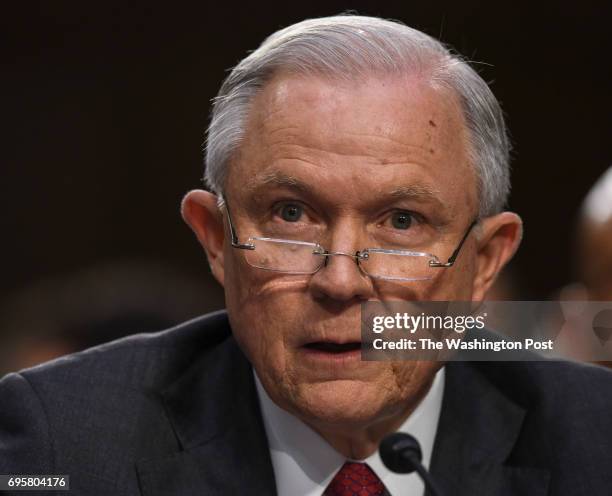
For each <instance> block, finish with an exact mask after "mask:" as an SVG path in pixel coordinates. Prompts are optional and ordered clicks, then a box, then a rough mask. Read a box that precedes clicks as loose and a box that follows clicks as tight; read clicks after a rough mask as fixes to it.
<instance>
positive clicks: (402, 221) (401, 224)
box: [391, 212, 413, 229]
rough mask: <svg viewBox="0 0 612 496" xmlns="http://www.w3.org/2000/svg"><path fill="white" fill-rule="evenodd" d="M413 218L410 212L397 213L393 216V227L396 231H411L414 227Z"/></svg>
mask: <svg viewBox="0 0 612 496" xmlns="http://www.w3.org/2000/svg"><path fill="white" fill-rule="evenodd" d="M412 222H413V217H412V214H410V213H408V212H395V213H394V214H393V215H392V216H391V225H392V226H393V227H394V228H395V229H409V228H410V226H411V225H412Z"/></svg>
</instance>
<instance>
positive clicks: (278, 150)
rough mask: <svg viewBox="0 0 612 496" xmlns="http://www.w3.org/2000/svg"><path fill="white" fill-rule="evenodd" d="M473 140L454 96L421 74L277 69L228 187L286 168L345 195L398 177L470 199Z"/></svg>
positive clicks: (245, 185)
mask: <svg viewBox="0 0 612 496" xmlns="http://www.w3.org/2000/svg"><path fill="white" fill-rule="evenodd" d="M466 143H467V136H466V131H465V126H464V122H463V116H462V113H461V110H460V107H459V104H458V102H457V101H456V98H455V97H454V95H453V94H451V93H450V92H447V91H444V90H441V89H434V88H433V87H432V86H431V85H430V84H428V83H426V82H424V81H422V80H419V79H418V78H407V77H388V76H387V77H372V78H370V79H367V80H361V81H355V82H347V81H342V82H339V81H337V80H330V79H326V78H323V77H321V78H318V77H298V76H293V75H279V76H277V77H275V78H274V79H273V80H272V81H270V82H269V83H268V84H267V85H266V86H265V87H264V89H263V90H262V91H261V92H260V93H259V94H258V95H257V96H256V97H255V98H254V100H253V104H252V107H251V109H250V113H249V118H248V121H247V124H246V127H245V137H244V140H243V143H242V145H241V147H240V149H239V152H238V154H237V156H236V158H235V160H234V161H233V162H232V164H231V166H230V172H229V179H230V180H229V181H228V189H232V190H235V189H238V190H244V189H253V188H257V187H258V184H259V183H266V186H269V183H270V181H269V178H270V177H274V176H278V175H280V176H284V177H286V176H291V177H293V178H294V180H295V182H304V181H305V182H307V183H308V185H309V186H310V187H312V188H317V187H320V188H326V189H327V190H329V189H330V188H332V189H335V191H336V192H338V191H339V190H338V188H340V189H341V190H346V191H345V193H346V194H344V195H343V196H342V198H343V199H344V200H346V201H347V202H349V201H351V200H356V199H358V198H360V197H362V196H363V192H364V191H366V190H367V191H368V194H370V195H372V194H375V193H376V192H378V191H383V190H385V189H388V187H391V185H393V187H395V188H397V187H415V186H416V187H422V188H425V189H427V190H431V191H437V192H439V194H440V195H441V196H445V197H446V200H447V202H450V203H458V202H462V203H463V205H464V206H465V205H466V203H465V202H468V203H467V205H468V206H469V205H471V204H472V203H474V197H475V176H474V173H473V168H472V167H471V166H470V164H469V161H468V154H467V149H466ZM247 178H248V180H247ZM336 196H337V195H336Z"/></svg>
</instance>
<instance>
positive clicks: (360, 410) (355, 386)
mask: <svg viewBox="0 0 612 496" xmlns="http://www.w3.org/2000/svg"><path fill="white" fill-rule="evenodd" d="M384 393H385V391H384V390H382V388H380V386H378V387H376V385H375V384H367V383H363V382H361V381H350V380H336V381H325V382H317V383H312V384H304V385H302V386H301V387H300V388H299V393H298V396H297V398H295V400H294V402H293V405H292V406H293V409H294V410H295V413H296V414H297V415H298V416H299V417H301V418H302V419H304V420H305V421H307V422H309V423H311V422H315V423H324V424H327V425H334V424H338V425H339V426H342V427H347V426H351V425H354V426H355V427H361V426H364V425H367V424H370V423H372V422H374V421H376V420H378V419H379V418H380V417H381V416H384V414H385V413H386V412H387V411H388V410H389V409H390V407H391V406H392V405H394V404H396V401H395V400H396V399H395V398H393V397H389V395H388V393H389V392H387V394H386V395H385V394H384Z"/></svg>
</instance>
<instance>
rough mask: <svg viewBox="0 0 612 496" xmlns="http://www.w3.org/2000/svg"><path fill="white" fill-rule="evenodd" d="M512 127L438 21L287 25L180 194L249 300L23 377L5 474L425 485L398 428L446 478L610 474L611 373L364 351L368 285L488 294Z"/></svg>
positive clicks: (8, 384)
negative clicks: (387, 440) (200, 180)
mask: <svg viewBox="0 0 612 496" xmlns="http://www.w3.org/2000/svg"><path fill="white" fill-rule="evenodd" d="M508 148H509V146H508V140H507V137H506V132H505V127H504V122H503V118H502V112H501V110H500V108H499V105H498V103H497V102H496V100H495V98H494V97H493V95H492V93H491V91H490V90H489V88H488V87H487V85H486V84H485V82H484V81H483V80H482V79H481V78H480V77H479V76H478V75H477V74H476V73H475V72H474V71H473V70H472V69H471V68H470V67H469V66H468V65H467V64H465V63H464V62H463V61H461V60H460V59H459V58H458V57H456V56H454V55H452V54H451V53H450V52H449V51H448V50H447V49H446V48H445V47H443V45H441V44H440V43H439V42H438V41H436V40H434V39H432V38H430V37H429V36H427V35H425V34H423V33H421V32H419V31H416V30H414V29H411V28H408V27H406V26H403V25H401V24H398V23H395V22H389V21H384V20H380V19H376V18H368V17H357V16H340V17H331V18H326V19H315V20H308V21H304V22H301V23H298V24H296V25H293V26H290V27H288V28H286V29H283V30H281V31H279V32H277V33H275V34H273V35H272V36H271V37H269V38H268V39H267V40H265V41H264V43H263V44H262V45H261V46H260V47H259V49H257V50H256V51H254V52H253V53H251V54H250V55H249V56H248V57H247V58H246V59H244V60H243V61H242V62H241V63H240V64H238V66H237V67H235V68H234V70H233V71H232V72H231V74H230V75H229V76H228V78H227V79H226V81H225V82H224V84H223V86H222V88H221V90H220V93H219V96H218V98H217V99H216V100H215V104H214V109H213V117H212V122H211V125H210V129H209V132H208V141H207V170H206V178H207V181H208V183H209V185H210V189H211V191H212V192H205V191H192V192H190V193H189V194H187V195H186V197H185V199H184V201H183V206H182V212H183V217H184V218H185V220H186V221H187V223H188V224H189V225H190V226H191V228H192V229H193V231H194V232H195V234H196V236H197V238H198V240H199V241H200V243H201V244H202V246H203V248H204V250H205V251H206V255H207V257H208V261H209V263H210V267H211V270H212V273H213V275H214V276H215V278H216V279H217V280H218V281H219V283H220V284H222V285H223V287H224V289H225V295H226V303H227V313H225V312H220V313H216V314H213V315H209V316H204V317H202V318H200V319H196V320H194V321H191V322H189V323H186V324H184V325H182V326H179V327H177V328H174V329H171V330H169V331H166V332H163V333H160V334H156V335H153V336H135V337H132V338H128V339H124V340H121V341H117V342H114V343H111V344H109V345H106V346H102V347H98V348H94V349H91V350H88V351H86V352H84V353H80V354H77V355H73V356H70V357H68V358H65V359H62V360H59V361H56V362H52V363H49V364H47V365H44V366H42V367H39V368H36V369H32V370H27V371H23V372H21V373H20V374H12V375H10V376H7V377H6V378H5V379H4V380H3V381H2V383H0V399H1V402H2V409H1V410H0V473H4V474H8V473H11V474H25V473H29V474H33V473H36V474H69V475H70V477H71V478H70V484H71V487H72V490H73V492H75V493H76V494H87V495H98V494H99V495H102V494H104V495H107V494H115V495H120V494H121V495H123V494H125V495H127V494H143V495H149V496H151V495H191V494H193V495H195V494H203V495H209V494H217V495H233V494H253V495H268V494H279V495H282V496H287V495H312V496H314V495H317V496H318V495H322V494H325V495H340V494H342V495H353V494H355V495H357V494H359V495H362V494H376V495H382V494H391V495H394V496H398V495H416V494H423V486H422V484H421V482H420V481H419V480H418V478H417V477H416V475H414V474H412V475H409V476H406V475H401V474H395V473H393V472H390V471H389V470H388V469H387V468H386V467H385V466H384V465H383V464H382V463H381V460H380V458H379V455H378V452H377V449H378V445H379V442H380V441H381V439H383V437H385V436H386V435H387V434H389V433H391V432H394V431H397V430H400V431H405V432H410V433H412V434H413V435H414V436H415V437H416V438H417V439H418V440H419V441H420V443H421V447H422V450H423V460H424V463H425V465H426V466H428V467H429V469H430V471H431V473H432V476H433V477H434V479H435V480H436V482H437V483H438V485H439V487H440V489H441V492H442V493H443V494H446V495H459V494H466V495H468V494H470V495H474V494H486V495H502V494H503V495H510V494H516V495H524V494H530V495H544V494H551V495H560V494H568V495H569V494H571V495H578V494H604V493H607V492H609V491H610V490H611V488H612V476H611V475H610V471H609V466H608V465H609V453H610V452H612V451H611V449H612V428H611V427H610V425H611V423H610V418H609V413H610V407H611V406H612V379H611V377H612V376H611V375H610V373H609V372H607V371H604V370H600V369H597V368H595V367H586V366H578V365H565V364H560V363H556V364H548V363H524V364H512V363H508V364H489V363H481V364H470V363H449V364H447V365H446V366H444V367H443V366H442V365H443V364H442V363H439V362H432V361H404V362H393V361H385V362H365V361H361V360H360V352H359V350H360V340H361V337H360V325H359V324H360V305H361V303H363V302H366V301H368V300H379V301H380V300H386V299H388V300H474V301H479V300H481V299H482V298H483V295H484V294H485V292H486V291H487V289H488V288H489V287H490V285H491V284H492V282H493V281H494V279H495V277H496V274H497V273H498V272H499V270H500V269H501V268H502V267H503V266H504V264H505V263H506V262H507V261H508V260H509V259H510V258H511V257H512V255H513V253H514V252H515V250H516V249H517V246H518V244H519V241H520V238H521V221H520V219H519V217H518V216H517V215H515V214H513V213H510V212H504V211H503V207H504V204H505V202H506V196H507V194H508V190H509V173H508ZM409 252H423V253H430V254H431V256H430V257H428V258H426V259H425V260H423V257H420V258H419V257H414V256H410V254H409ZM430 262H432V263H430ZM606 460H607V461H606Z"/></svg>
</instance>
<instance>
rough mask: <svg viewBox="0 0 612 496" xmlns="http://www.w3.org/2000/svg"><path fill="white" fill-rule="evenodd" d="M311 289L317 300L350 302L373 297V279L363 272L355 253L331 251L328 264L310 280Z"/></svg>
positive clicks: (327, 256) (327, 257)
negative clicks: (327, 299)
mask: <svg viewBox="0 0 612 496" xmlns="http://www.w3.org/2000/svg"><path fill="white" fill-rule="evenodd" d="M309 289H310V291H312V293H313V295H314V297H315V298H317V299H326V298H329V299H333V300H337V301H342V302H346V301H350V300H352V299H359V300H367V299H368V298H370V297H371V296H372V292H373V286H372V281H371V279H370V278H369V277H368V276H367V275H366V274H365V273H363V272H362V271H361V269H360V268H359V266H358V264H357V258H356V256H355V252H346V251H330V252H328V255H326V263H325V265H324V266H323V267H321V269H319V271H318V272H316V273H315V274H314V275H313V276H312V277H311V279H310V283H309Z"/></svg>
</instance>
